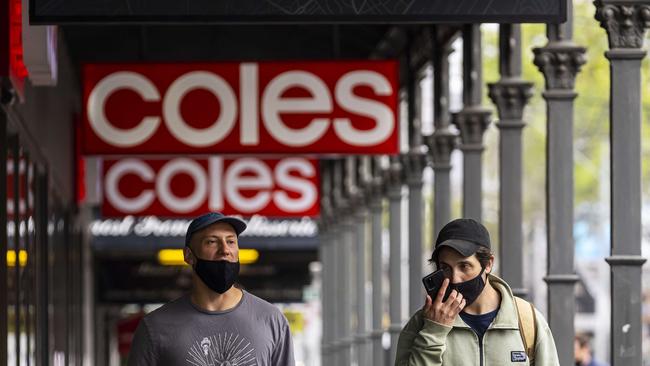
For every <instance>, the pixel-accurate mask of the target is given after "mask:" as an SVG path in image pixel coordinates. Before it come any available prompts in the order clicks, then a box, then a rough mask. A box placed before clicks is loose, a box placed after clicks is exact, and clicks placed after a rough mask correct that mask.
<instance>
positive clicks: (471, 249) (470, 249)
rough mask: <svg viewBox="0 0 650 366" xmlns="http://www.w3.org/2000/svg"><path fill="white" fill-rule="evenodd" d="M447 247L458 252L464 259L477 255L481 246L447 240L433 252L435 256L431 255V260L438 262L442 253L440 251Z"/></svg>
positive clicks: (456, 240)
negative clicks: (437, 259)
mask: <svg viewBox="0 0 650 366" xmlns="http://www.w3.org/2000/svg"><path fill="white" fill-rule="evenodd" d="M445 247H447V248H451V249H453V250H455V251H457V252H458V253H460V255H462V256H463V257H469V256H471V255H472V254H474V253H476V251H477V250H478V247H479V245H478V244H476V243H472V242H471V241H467V240H462V239H449V240H445V241H443V242H442V243H440V244H439V245H438V246H437V247H436V249H435V250H434V251H433V254H432V255H431V258H432V259H433V260H436V258H437V256H438V254H439V253H440V249H441V248H445Z"/></svg>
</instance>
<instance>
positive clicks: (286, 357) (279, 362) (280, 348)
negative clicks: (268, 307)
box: [273, 316, 295, 366]
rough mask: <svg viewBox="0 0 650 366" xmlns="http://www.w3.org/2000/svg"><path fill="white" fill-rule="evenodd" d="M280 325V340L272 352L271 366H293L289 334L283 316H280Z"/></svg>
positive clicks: (287, 325)
mask: <svg viewBox="0 0 650 366" xmlns="http://www.w3.org/2000/svg"><path fill="white" fill-rule="evenodd" d="M279 323H280V332H279V334H280V339H278V340H277V342H276V343H275V349H274V350H273V365H274V366H294V362H295V361H294V359H293V344H292V341H291V332H290V331H289V324H288V323H287V319H286V318H285V317H284V316H281V321H280V322H279Z"/></svg>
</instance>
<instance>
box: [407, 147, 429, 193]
mask: <svg viewBox="0 0 650 366" xmlns="http://www.w3.org/2000/svg"><path fill="white" fill-rule="evenodd" d="M401 160H402V165H403V166H404V168H405V172H406V183H407V184H408V185H409V186H412V185H422V171H423V170H424V168H425V167H426V166H427V154H426V151H425V149H424V146H422V149H412V150H411V151H409V152H408V153H406V154H403V155H402V156H401Z"/></svg>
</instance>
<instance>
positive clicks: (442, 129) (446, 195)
mask: <svg viewBox="0 0 650 366" xmlns="http://www.w3.org/2000/svg"><path fill="white" fill-rule="evenodd" d="M431 31H432V37H431V39H433V40H434V41H433V42H435V43H434V45H433V46H432V47H431V49H432V50H433V55H432V60H433V105H434V108H433V112H434V119H433V121H434V125H435V130H434V132H433V135H431V136H427V137H426V144H427V145H428V146H429V154H430V156H431V160H432V161H433V172H434V177H435V180H434V181H433V191H434V192H433V225H432V227H433V235H432V237H433V238H434V240H435V237H436V236H437V235H438V232H439V231H440V229H442V227H443V226H444V225H445V224H446V223H447V222H449V220H450V218H451V184H450V177H449V172H450V170H451V153H452V152H453V150H454V149H455V148H456V141H457V136H456V134H455V133H454V132H452V131H451V130H450V129H449V123H450V115H449V104H448V102H449V55H450V54H451V51H452V49H451V47H449V45H448V44H444V43H440V42H437V41H436V38H437V28H436V27H435V26H434V27H432V30H431Z"/></svg>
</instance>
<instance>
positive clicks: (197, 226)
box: [185, 212, 246, 246]
mask: <svg viewBox="0 0 650 366" xmlns="http://www.w3.org/2000/svg"><path fill="white" fill-rule="evenodd" d="M217 222H225V223H226V224H230V226H232V227H233V229H235V233H236V234H237V236H239V234H241V233H242V232H243V231H244V230H246V222H244V220H242V219H238V218H236V217H233V216H226V215H224V214H222V213H221V212H210V213H207V214H203V215H201V216H199V217H197V218H195V219H194V220H192V222H190V226H188V227H187V233H185V246H188V245H189V244H190V239H192V235H194V233H195V232H197V231H199V230H201V229H205V228H206V227H208V226H210V225H212V224H215V223H217Z"/></svg>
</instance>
